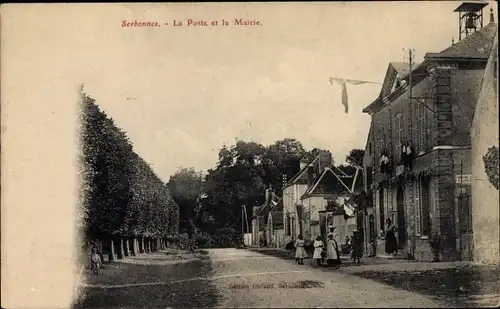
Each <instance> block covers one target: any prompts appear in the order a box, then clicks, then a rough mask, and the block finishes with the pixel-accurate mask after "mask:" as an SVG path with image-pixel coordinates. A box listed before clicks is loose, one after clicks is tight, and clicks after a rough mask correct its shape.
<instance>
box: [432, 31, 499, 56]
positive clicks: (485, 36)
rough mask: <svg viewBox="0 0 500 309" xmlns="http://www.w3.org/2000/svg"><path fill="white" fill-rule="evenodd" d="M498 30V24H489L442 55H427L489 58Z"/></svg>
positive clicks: (434, 54) (444, 51)
mask: <svg viewBox="0 0 500 309" xmlns="http://www.w3.org/2000/svg"><path fill="white" fill-rule="evenodd" d="M497 29H498V24H496V23H489V24H488V25H486V26H485V27H483V28H481V29H479V30H478V31H476V32H474V33H472V34H470V35H469V36H467V37H466V38H464V39H463V40H461V41H459V42H457V43H455V44H453V45H452V46H450V47H448V48H446V49H445V50H443V51H441V52H440V53H429V54H427V55H428V56H429V57H438V58H488V57H489V55H490V51H491V48H492V47H493V39H494V38H495V35H496V32H497Z"/></svg>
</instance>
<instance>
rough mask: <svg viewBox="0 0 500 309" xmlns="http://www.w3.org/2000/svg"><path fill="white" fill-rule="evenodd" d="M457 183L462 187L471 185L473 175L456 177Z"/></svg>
mask: <svg viewBox="0 0 500 309" xmlns="http://www.w3.org/2000/svg"><path fill="white" fill-rule="evenodd" d="M455 177H456V178H455V182H456V183H457V184H462V185H470V184H471V183H472V175H465V174H463V175H456V176H455Z"/></svg>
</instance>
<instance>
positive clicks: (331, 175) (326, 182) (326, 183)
mask: <svg viewBox="0 0 500 309" xmlns="http://www.w3.org/2000/svg"><path fill="white" fill-rule="evenodd" d="M362 179H363V176H362V173H361V171H360V173H359V174H358V177H357V180H356V186H355V190H359V188H360V187H361V188H362V187H363V183H362ZM353 181H354V176H342V175H338V174H336V173H335V172H334V171H333V170H331V169H329V168H328V169H325V170H324V171H323V173H321V175H320V177H318V178H317V180H316V181H315V182H314V183H313V185H312V186H311V187H309V188H308V189H307V190H306V192H304V194H303V195H302V196H301V199H304V198H307V197H309V196H311V195H314V194H350V189H351V188H352V183H353ZM346 187H347V188H346Z"/></svg>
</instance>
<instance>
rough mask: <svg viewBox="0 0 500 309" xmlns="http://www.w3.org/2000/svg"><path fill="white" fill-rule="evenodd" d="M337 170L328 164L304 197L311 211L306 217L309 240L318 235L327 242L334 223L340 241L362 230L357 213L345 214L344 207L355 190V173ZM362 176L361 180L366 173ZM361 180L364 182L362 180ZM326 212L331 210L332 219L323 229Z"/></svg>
mask: <svg viewBox="0 0 500 309" xmlns="http://www.w3.org/2000/svg"><path fill="white" fill-rule="evenodd" d="M335 169H336V168H335V167H325V169H324V170H323V171H322V172H321V174H320V175H319V176H318V177H317V178H316V179H315V180H313V181H312V185H311V186H309V188H308V189H307V190H306V192H304V194H303V195H302V196H301V197H300V201H301V205H302V206H303V208H304V211H305V213H306V214H307V215H306V216H305V218H304V219H305V220H304V228H305V229H304V236H305V239H310V240H314V239H315V238H316V237H317V236H322V237H323V238H324V239H325V241H326V235H327V234H328V230H327V228H328V226H333V227H335V228H336V229H335V232H336V234H337V240H338V241H340V242H341V243H342V242H343V241H344V240H345V239H346V237H351V236H352V235H353V232H354V231H355V230H358V229H359V226H358V224H357V220H356V217H355V216H354V215H352V216H348V217H344V207H343V205H344V204H345V203H346V202H347V201H348V200H349V199H350V198H351V193H352V192H353V191H354V189H355V188H354V187H353V186H352V185H353V183H354V176H352V175H345V174H342V170H340V169H337V172H335V171H334V170H335ZM358 177H359V179H361V177H362V175H359V176H358ZM357 183H358V184H360V183H361V181H358V182H357ZM358 188H359V186H358ZM358 188H356V189H358ZM322 212H326V213H325V216H326V215H327V213H328V212H330V215H331V219H330V218H328V217H326V218H328V219H327V220H326V222H325V224H324V226H323V228H321V225H322V224H321V223H320V222H321V220H320V214H321V213H322ZM330 220H331V221H330Z"/></svg>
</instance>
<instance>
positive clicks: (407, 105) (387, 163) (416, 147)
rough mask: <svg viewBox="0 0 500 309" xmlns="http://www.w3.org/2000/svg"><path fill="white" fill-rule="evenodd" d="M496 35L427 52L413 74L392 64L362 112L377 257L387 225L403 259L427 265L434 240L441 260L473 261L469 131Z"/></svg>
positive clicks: (488, 32)
mask: <svg viewBox="0 0 500 309" xmlns="http://www.w3.org/2000/svg"><path fill="white" fill-rule="evenodd" d="M496 29H497V25H496V24H495V23H490V24H488V25H487V26H486V27H484V28H482V29H480V30H478V31H477V32H475V33H473V34H471V35H469V36H468V37H466V38H465V39H463V40H461V41H459V42H457V43H456V44H454V45H452V46H450V47H449V48H447V49H445V50H443V51H442V52H440V53H428V54H427V55H426V57H425V60H424V61H423V62H422V63H421V64H420V65H418V66H415V67H414V68H412V70H411V74H410V73H409V72H410V70H409V65H408V64H407V65H406V67H407V68H408V69H407V70H405V69H404V67H405V65H403V64H399V63H391V64H390V65H389V68H388V70H387V73H386V77H385V80H384V84H383V86H382V91H381V93H380V95H379V97H378V98H377V99H376V100H375V101H373V102H372V103H371V104H370V105H369V106H367V107H366V108H365V109H364V112H366V113H369V114H370V115H371V118H372V120H371V121H372V123H371V127H372V129H371V132H370V134H371V136H370V138H369V139H368V145H367V149H369V152H370V153H369V154H368V155H369V157H370V159H371V160H372V162H373V163H372V165H373V169H372V186H371V189H372V190H373V192H374V194H373V204H374V208H373V210H374V214H375V221H376V227H377V231H379V232H380V235H379V237H378V240H377V248H376V251H377V254H378V255H380V254H384V253H385V252H384V237H383V232H382V231H383V230H384V222H385V220H386V219H387V218H390V219H391V220H392V222H393V223H394V224H395V225H396V227H397V239H398V244H399V247H400V249H401V250H400V252H402V253H404V254H405V255H407V256H411V257H415V258H416V259H419V260H431V259H433V258H434V254H433V252H432V250H431V246H430V242H429V241H430V240H431V239H433V238H434V237H436V239H439V240H440V242H441V248H442V250H441V252H440V259H441V260H457V259H471V258H472V249H471V248H472V246H471V242H472V240H471V239H472V236H471V235H472V230H471V224H469V223H470V222H471V205H472V199H471V181H470V179H471V138H470V129H471V124H472V118H473V115H474V109H475V106H476V102H477V100H478V97H479V93H480V90H481V85H482V80H483V74H484V69H485V66H486V62H487V60H488V57H489V55H490V51H491V48H492V45H493V38H494V36H495V35H496ZM410 85H411V87H410ZM410 97H411V99H410ZM365 169H366V167H365ZM365 174H367V175H368V171H367V170H365ZM367 177H369V175H368V176H367Z"/></svg>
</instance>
